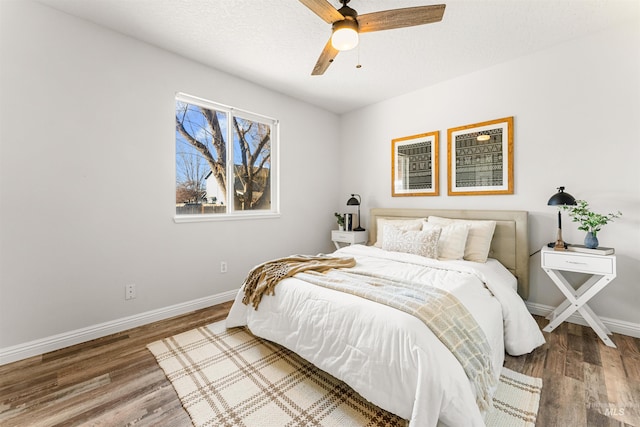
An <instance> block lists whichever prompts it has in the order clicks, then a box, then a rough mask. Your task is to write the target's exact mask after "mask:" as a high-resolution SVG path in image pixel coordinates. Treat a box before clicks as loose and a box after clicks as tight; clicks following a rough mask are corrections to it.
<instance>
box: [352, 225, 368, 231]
mask: <svg viewBox="0 0 640 427" xmlns="http://www.w3.org/2000/svg"><path fill="white" fill-rule="evenodd" d="M353 231H366V230H365V229H364V228H362V227H360V226H358V227H356V228H354V229H353Z"/></svg>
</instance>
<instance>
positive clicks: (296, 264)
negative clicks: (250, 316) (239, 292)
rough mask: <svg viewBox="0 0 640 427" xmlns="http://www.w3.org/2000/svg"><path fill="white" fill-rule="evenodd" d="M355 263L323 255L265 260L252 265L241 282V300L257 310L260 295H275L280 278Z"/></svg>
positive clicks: (352, 260) (350, 265)
mask: <svg viewBox="0 0 640 427" xmlns="http://www.w3.org/2000/svg"><path fill="white" fill-rule="evenodd" d="M355 265H356V260H355V259H353V258H338V257H332V256H325V255H317V256H307V255H294V256H291V257H287V258H279V259H276V260H273V261H267V262H265V263H262V264H260V265H258V266H256V267H254V268H253V269H252V270H251V271H250V272H249V274H248V275H247V278H246V279H245V281H244V284H243V285H244V298H242V302H243V303H244V304H245V305H248V304H251V305H252V306H253V308H254V309H256V310H257V309H258V305H259V304H260V301H261V300H262V296H263V295H265V294H266V295H275V287H276V285H277V284H278V282H279V281H280V280H282V279H285V278H287V277H291V276H293V275H294V274H296V273H300V272H303V271H308V270H313V271H316V272H324V271H327V270H330V269H332V268H345V267H353V266H355Z"/></svg>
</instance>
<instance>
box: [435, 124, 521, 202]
mask: <svg viewBox="0 0 640 427" xmlns="http://www.w3.org/2000/svg"><path fill="white" fill-rule="evenodd" d="M447 165H448V166H447V187H448V189H447V194H448V195H449V196H480V195H488V194H513V116H511V117H505V118H502V119H497V120H490V121H487V122H481V123H475V124H472V125H466V126H460V127H456V128H451V129H448V131H447Z"/></svg>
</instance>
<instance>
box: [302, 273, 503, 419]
mask: <svg viewBox="0 0 640 427" xmlns="http://www.w3.org/2000/svg"><path fill="white" fill-rule="evenodd" d="M296 278H298V279H301V280H304V281H307V282H310V283H313V284H315V285H319V286H323V287H326V288H330V289H334V290H337V291H341V292H347V293H350V294H353V295H357V296H359V297H362V298H366V299H369V300H372V301H376V302H379V303H381V304H385V305H388V306H390V307H393V308H396V309H398V310H402V311H404V312H406V313H409V314H411V315H413V316H415V317H417V318H418V319H420V320H422V321H423V322H424V324H425V325H427V327H428V328H429V329H431V331H432V332H433V333H434V334H435V335H436V336H437V337H438V338H439V339H440V341H442V343H443V344H444V345H445V346H446V347H447V348H448V349H449V351H451V353H453V355H454V356H455V357H456V359H458V361H459V362H460V364H461V365H462V367H463V368H464V371H465V373H466V374H467V377H469V379H470V380H471V383H472V384H473V385H474V387H475V391H476V403H477V404H478V407H479V408H480V409H481V410H487V409H489V408H491V407H492V399H491V389H492V388H493V387H494V386H495V385H496V376H495V375H494V371H493V366H492V364H491V356H490V355H491V348H490V347H489V343H488V342H487V338H486V336H485V334H484V332H483V331H482V329H481V328H480V326H479V325H478V323H477V322H476V321H475V319H474V318H473V316H472V315H471V313H469V311H468V310H467V309H466V308H465V307H464V306H463V305H462V303H460V301H458V299H457V298H455V297H454V296H453V295H451V294H450V293H449V292H446V291H444V290H442V289H439V288H436V287H433V286H430V285H427V284H424V283H415V282H411V281H403V280H398V279H397V278H392V277H385V276H382V275H377V274H372V273H369V272H365V271H358V270H349V271H338V270H331V271H327V272H326V273H325V274H319V273H317V272H313V271H307V272H300V273H298V274H296Z"/></svg>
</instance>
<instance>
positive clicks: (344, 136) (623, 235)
mask: <svg viewBox="0 0 640 427" xmlns="http://www.w3.org/2000/svg"><path fill="white" fill-rule="evenodd" d="M507 116H514V121H515V125H514V128H515V134H514V140H515V145H514V147H515V148H514V151H515V161H514V165H515V168H514V172H515V193H514V194H513V195H500V196H452V197H449V196H447V165H446V158H447V129H448V128H452V127H457V126H462V125H466V124H472V123H478V122H481V121H486V120H492V119H497V118H502V117H507ZM341 123H342V131H341V134H340V138H341V140H342V141H345V142H346V141H348V142H349V144H345V157H347V158H348V157H349V156H359V158H360V161H359V162H358V163H357V164H355V165H354V163H353V162H349V164H345V165H344V166H343V180H344V182H348V183H350V187H351V188H357V189H359V190H360V191H361V194H362V197H363V202H364V204H365V206H366V207H368V208H371V207H416V208H417V207H431V208H468V209H518V210H527V211H529V213H530V216H529V222H530V227H529V231H530V253H533V252H535V251H537V250H538V249H539V248H540V247H542V246H543V245H544V244H545V243H547V242H550V241H553V240H555V230H556V223H557V220H556V218H557V217H556V212H557V211H555V210H554V209H553V208H551V207H548V206H546V203H547V200H548V199H549V197H551V195H553V194H554V193H555V191H556V187H558V186H560V185H564V186H565V187H566V191H567V192H569V193H570V194H572V195H573V196H574V197H576V198H578V199H585V200H587V201H589V202H590V203H591V205H592V207H593V209H595V210H596V211H598V212H601V213H607V212H615V211H617V210H621V211H622V213H623V217H622V218H621V219H620V220H616V222H614V223H612V224H609V225H607V226H605V227H604V228H603V230H602V231H601V232H600V233H599V234H598V238H599V240H600V244H601V245H602V246H613V247H615V248H616V254H617V260H618V278H617V279H616V280H615V281H613V282H612V283H611V284H610V285H609V287H607V288H606V289H605V290H603V291H602V293H601V294H599V295H598V296H597V297H596V298H595V299H594V300H593V304H592V308H593V309H594V311H595V312H596V313H597V314H599V315H601V316H605V317H609V318H611V319H617V320H622V321H623V322H631V323H634V324H636V325H640V310H639V309H638V307H640V280H639V279H638V278H639V277H640V168H639V167H638V159H640V25H638V23H637V22H633V23H629V25H622V26H620V27H618V28H614V29H610V30H608V31H606V32H602V33H597V34H594V35H591V36H589V37H585V38H581V39H577V40H573V41H571V42H569V43H566V44H562V45H559V46H556V47H554V48H552V49H548V50H545V51H542V52H538V53H536V54H533V55H529V56H526V57H522V58H520V59H517V60H514V61H510V62H507V63H504V64H501V65H498V66H495V67H492V68H489V69H485V70H483V71H480V72H476V73H473V74H470V75H466V76H462V77H460V78H456V79H453V80H449V81H446V82H444V83H441V84H438V85H435V86H432V87H428V88H424V89H422V90H419V91H416V92H413V93H409V94H406V95H404V96H400V97H397V98H394V99H390V100H387V101H385V102H381V103H378V104H375V105H371V106H368V107H366V108H363V109H361V110H358V111H355V112H352V113H349V114H345V115H343V116H342V117H341ZM436 130H439V131H440V194H441V195H440V196H439V197H397V198H392V197H391V177H390V175H391V172H390V163H391V158H390V157H391V149H390V147H391V139H392V138H398V137H402V136H408V135H414V134H418V133H424V132H431V131H436ZM363 154H364V155H363ZM564 219H565V221H564V222H563V224H564V227H563V229H564V240H565V241H568V242H573V243H582V240H583V239H584V233H583V232H581V231H578V230H577V225H576V224H574V223H571V222H570V221H569V218H568V217H567V216H566V214H565V216H564ZM365 221H366V218H365ZM530 262H531V265H530V266H531V271H532V273H531V281H532V284H531V293H530V299H529V301H530V302H533V303H536V304H542V305H547V306H554V305H557V304H558V303H560V302H561V301H562V300H563V298H562V296H561V294H560V292H559V291H558V290H557V289H556V288H555V286H554V285H553V283H552V282H551V280H550V279H549V278H548V277H547V276H546V275H545V274H544V272H542V270H541V269H540V267H539V265H540V256H539V254H538V255H534V256H532V257H531V261H530Z"/></svg>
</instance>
